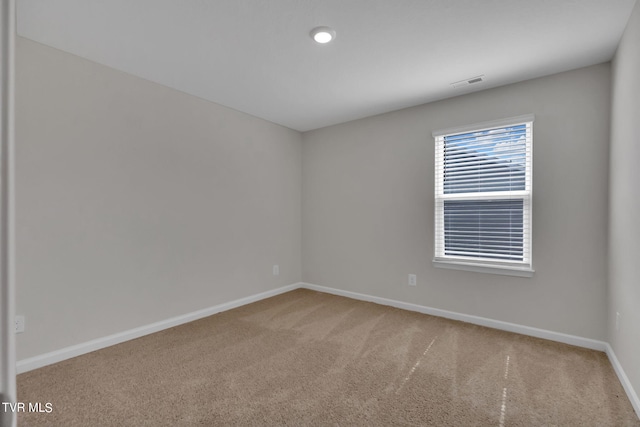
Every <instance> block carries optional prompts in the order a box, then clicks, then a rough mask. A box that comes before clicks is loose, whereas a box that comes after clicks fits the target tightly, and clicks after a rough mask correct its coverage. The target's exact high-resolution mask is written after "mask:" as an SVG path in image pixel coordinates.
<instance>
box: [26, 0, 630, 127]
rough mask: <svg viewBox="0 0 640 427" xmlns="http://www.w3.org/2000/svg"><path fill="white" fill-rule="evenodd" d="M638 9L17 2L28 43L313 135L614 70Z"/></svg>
mask: <svg viewBox="0 0 640 427" xmlns="http://www.w3.org/2000/svg"><path fill="white" fill-rule="evenodd" d="M634 3H635V0H180V1H176V0H109V1H107V0H18V33H19V35H21V36H23V37H27V38H29V39H32V40H35V41H37V42H40V43H43V44H45V45H49V46H52V47H55V48H57V49H60V50H63V51H67V52H70V53H73V54H75V55H78V56H81V57H84V58H87V59H90V60H93V61H96V62H98V63H101V64H104V65H107V66H109V67H112V68H115V69H118V70H121V71H124V72H127V73H131V74H133V75H136V76H139V77H142V78H144V79H147V80H151V81H154V82H156V83H160V84H163V85H166V86H169V87H172V88H174V89H177V90H180V91H183V92H186V93H189V94H192V95H195V96H198V97H201V98H204V99H207V100H209V101H212V102H216V103H218V104H222V105H225V106H227V107H231V108H234V109H236V110H239V111H243V112H245V113H248V114H252V115H254V116H257V117H261V118H263V119H266V120H269V121H272V122H275V123H278V124H281V125H284V126H287V127H290V128H292V129H297V130H300V131H306V130H310V129H315V128H319V127H324V126H328V125H332V124H336V123H341V122H345V121H349V120H353V119H357V118H361V117H366V116H370V115H374V114H380V113H384V112H387V111H392V110H396V109H399V108H404V107H409V106H413V105H418V104H422V103H425V102H430V101H434V100H437V99H443V98H448V97H452V96H457V95H461V94H464V93H469V92H471V91H477V90H482V89H487V88H490V87H496V86H501V85H504V84H508V83H513V82H517V81H522V80H526V79H530V78H535V77H540V76H544V75H548V74H553V73H557V72H561V71H566V70H570V69H574V68H578V67H583V66H588V65H592V64H597V63H600V62H605V61H608V60H610V59H611V58H612V56H613V54H614V53H615V49H616V47H617V44H618V42H619V40H620V37H621V35H622V32H623V31H624V28H625V26H626V23H627V20H628V18H629V15H630V13H631V10H632V8H633V6H634ZM319 25H326V26H330V27H332V28H333V29H334V30H335V31H336V33H337V37H336V39H335V40H334V41H333V42H331V43H329V44H327V45H319V44H316V43H315V42H314V41H313V40H312V39H311V37H310V36H309V32H310V31H311V29H312V28H314V27H316V26H319ZM477 75H485V81H484V82H481V83H477V84H475V85H472V86H467V87H464V88H457V89H455V88H452V87H451V85H450V83H453V82H456V81H459V80H464V79H467V78H470V77H474V76H477Z"/></svg>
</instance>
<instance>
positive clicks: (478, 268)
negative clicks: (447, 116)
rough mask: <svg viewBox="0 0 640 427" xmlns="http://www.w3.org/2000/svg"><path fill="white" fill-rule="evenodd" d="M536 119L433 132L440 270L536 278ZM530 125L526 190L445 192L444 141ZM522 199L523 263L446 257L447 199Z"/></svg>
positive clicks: (435, 258)
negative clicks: (454, 136)
mask: <svg viewBox="0 0 640 427" xmlns="http://www.w3.org/2000/svg"><path fill="white" fill-rule="evenodd" d="M534 121H535V116H534V115H533V114H526V115H522V116H516V117H510V118H505V119H500V120H493V121H487V122H481V123H475V124H470V125H465V126H459V127H454V128H447V129H443V130H439V131H435V132H433V133H432V136H433V138H434V143H435V144H434V145H435V157H434V256H433V265H434V266H435V267H439V268H448V269H455V270H465V271H475V272H483V273H491V274H501V275H509V276H519V277H532V276H533V273H534V270H533V258H532V255H533V254H532V246H533V245H532V222H533V221H532V218H531V213H532V210H533V206H532V195H533V122H534ZM518 125H526V132H525V137H526V138H527V140H526V142H525V189H524V190H511V191H488V192H467V193H462V192H461V193H449V194H445V193H444V148H445V145H444V144H445V142H444V138H445V137H447V136H452V135H457V134H464V133H471V132H481V131H488V130H493V129H499V128H502V127H512V126H518ZM497 199H502V200H514V199H515V200H522V201H523V260H522V261H500V260H489V259H486V258H485V259H482V258H479V257H478V258H476V257H473V256H452V255H445V254H444V251H445V230H444V227H445V226H444V201H445V200H478V201H481V200H497Z"/></svg>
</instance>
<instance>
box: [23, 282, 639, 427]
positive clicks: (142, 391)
mask: <svg viewBox="0 0 640 427" xmlns="http://www.w3.org/2000/svg"><path fill="white" fill-rule="evenodd" d="M18 400H19V401H21V402H40V403H43V404H44V403H50V404H51V409H52V410H51V411H50V412H49V413H47V412H41V413H38V412H35V413H29V412H26V413H20V414H19V416H18V422H19V426H65V427H66V426H83V427H84V426H191V425H203V426H229V425H239V426H271V425H282V426H285V425H290V426H303V425H314V426H315V425H318V426H324V425H326V426H352V425H353V426H377V425H380V426H395V425H397V426H500V427H502V426H598V427H602V426H640V420H639V419H638V417H637V416H636V415H635V413H634V411H633V408H632V406H631V403H630V402H629V400H628V398H627V396H626V395H625V393H624V390H623V389H622V386H621V384H620V382H619V381H618V379H617V377H616V375H615V373H614V371H613V368H612V367H611V365H610V363H609V361H608V359H607V357H606V355H605V354H604V353H602V352H598V351H592V350H586V349H583V348H578V347H573V346H569V345H565V344H559V343H555V342H550V341H546V340H541V339H536V338H531V337H527V336H523V335H518V334H513V333H508V332H503V331H498V330H494V329H489V328H484V327H481V326H476V325H471V324H467V323H462V322H456V321H451V320H447V319H442V318H438V317H433V316H428V315H424V314H419V313H414V312H409V311H404V310H400V309H396V308H391V307H387V306H382V305H377V304H373V303H367V302H362V301H355V300H352V299H348V298H343V297H339V296H335V295H329V294H324V293H320V292H315V291H310V290H305V289H298V290H295V291H292V292H288V293H286V294H282V295H278V296H276V297H273V298H269V299H266V300H262V301H259V302H256V303H253V304H249V305H246V306H243V307H240V308H237V309H234V310H230V311H227V312H224V313H219V314H216V315H214V316H211V317H207V318H205V319H202V320H198V321H195V322H191V323H188V324H185V325H182V326H178V327H175V328H171V329H168V330H165V331H162V332H158V333H155V334H152V335H148V336H145V337H142V338H138V339H135V340H132V341H128V342H125V343H122V344H119V345H115V346H112V347H109V348H105V349H102V350H99V351H95V352H93V353H89V354H86V355H83V356H79V357H76V358H73V359H69V360H66V361H63V362H60V363H57V364H55V365H51V366H47V367H44V368H41V369H37V370H34V371H31V372H27V373H24V374H21V375H19V376H18Z"/></svg>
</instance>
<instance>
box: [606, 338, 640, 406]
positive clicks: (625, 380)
mask: <svg viewBox="0 0 640 427" xmlns="http://www.w3.org/2000/svg"><path fill="white" fill-rule="evenodd" d="M606 351H607V356H608V357H609V361H610V362H611V365H612V366H613V370H614V371H615V372H616V375H617V376H618V379H619V380H620V383H622V387H623V388H624V391H625V392H627V396H628V397H629V400H630V401H631V405H632V406H633V409H634V410H635V411H636V415H637V416H638V418H640V398H638V394H637V393H636V391H635V390H634V389H633V386H632V385H631V381H629V377H627V374H626V373H625V372H624V369H622V365H620V361H618V358H617V357H616V354H615V353H614V352H613V347H611V345H609V343H607V350H606Z"/></svg>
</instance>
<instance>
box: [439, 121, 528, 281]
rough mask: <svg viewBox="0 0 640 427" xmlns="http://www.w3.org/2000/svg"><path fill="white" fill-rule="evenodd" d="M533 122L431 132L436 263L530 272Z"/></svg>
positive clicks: (508, 122) (497, 122)
mask: <svg viewBox="0 0 640 427" xmlns="http://www.w3.org/2000/svg"><path fill="white" fill-rule="evenodd" d="M532 127H533V116H521V117H516V118H513V119H506V120H501V121H496V122H491V123H484V124H479V125H474V126H467V127H464V128H458V129H453V130H447V131H441V132H434V138H435V145H436V147H435V258H434V259H435V261H447V262H459V263H467V264H468V263H472V264H482V265H489V266H492V267H503V268H516V269H531V190H532V188H531V184H532V182H531V181H532V180H531V172H532V143H533V129H532Z"/></svg>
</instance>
